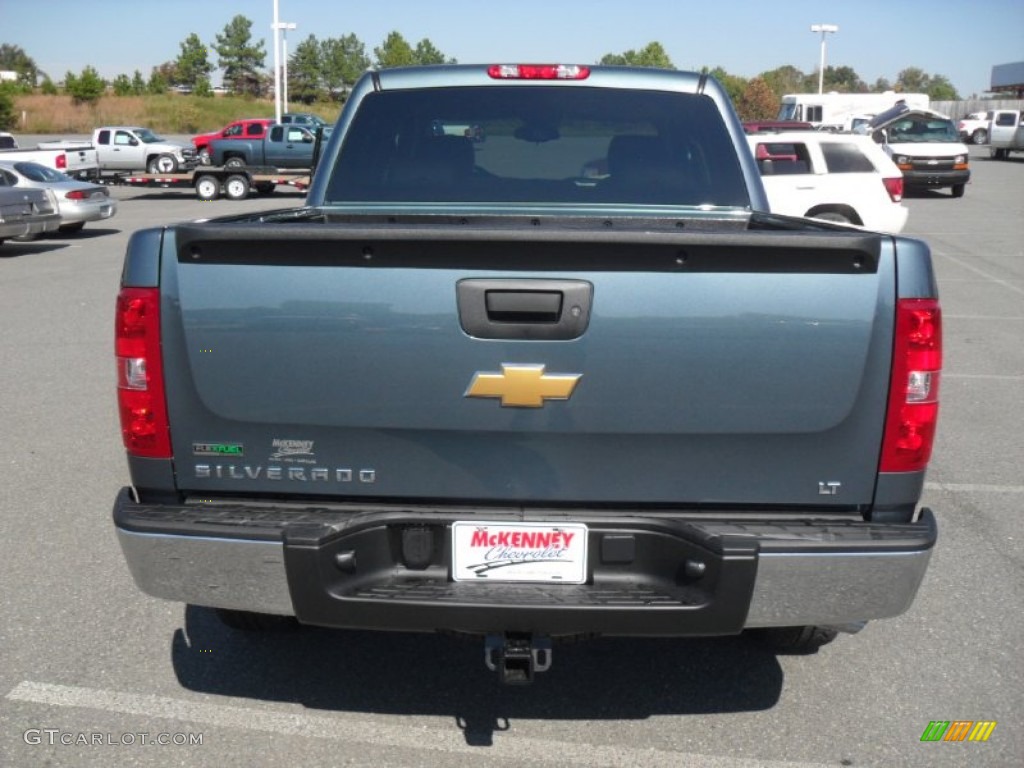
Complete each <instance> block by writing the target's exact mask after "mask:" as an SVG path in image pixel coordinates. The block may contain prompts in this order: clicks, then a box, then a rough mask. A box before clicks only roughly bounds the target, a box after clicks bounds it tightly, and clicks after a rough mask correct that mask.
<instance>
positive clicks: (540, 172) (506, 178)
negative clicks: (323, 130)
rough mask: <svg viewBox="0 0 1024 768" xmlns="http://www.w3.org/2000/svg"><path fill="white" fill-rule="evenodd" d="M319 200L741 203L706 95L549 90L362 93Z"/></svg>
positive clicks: (739, 183)
mask: <svg viewBox="0 0 1024 768" xmlns="http://www.w3.org/2000/svg"><path fill="white" fill-rule="evenodd" d="M326 199H327V202H499V203H501V202H519V203H538V204H545V203H576V204H578V203H584V204H585V203H591V202H593V203H647V204H653V205H714V206H740V207H746V206H748V205H749V197H748V195H747V190H746V185H745V183H744V180H743V176H742V173H741V170H740V166H739V161H738V158H737V152H736V150H735V148H734V146H733V144H732V141H731V138H730V135H729V133H728V131H727V129H726V126H725V124H724V122H723V120H722V117H721V115H720V114H719V111H718V108H717V107H716V105H715V103H714V102H713V101H712V100H711V99H710V98H708V97H706V96H694V95H688V94H678V93H669V92H652V91H645V92H636V91H630V90H626V89H596V88H587V87H555V86H551V87H549V86H531V87H516V86H490V87H479V88H458V89H416V90H404V91H384V92H381V93H374V94H371V95H369V96H367V97H366V99H364V101H363V102H362V104H361V105H360V107H359V110H358V111H357V113H356V116H355V119H354V121H353V123H352V125H351V126H350V128H349V132H348V134H347V136H346V138H345V143H344V145H343V146H342V148H341V156H340V159H339V161H338V163H337V164H336V166H335V168H334V171H333V173H332V176H331V179H330V182H329V184H328V189H327V194H326Z"/></svg>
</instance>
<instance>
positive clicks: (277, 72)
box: [270, 0, 824, 123]
mask: <svg viewBox="0 0 1024 768" xmlns="http://www.w3.org/2000/svg"><path fill="white" fill-rule="evenodd" d="M270 28H271V29H272V30H274V122H275V123H280V122H281V21H280V14H279V13H278V7H277V0H274V23H273V24H271V25H270ZM822 45H824V43H822Z"/></svg>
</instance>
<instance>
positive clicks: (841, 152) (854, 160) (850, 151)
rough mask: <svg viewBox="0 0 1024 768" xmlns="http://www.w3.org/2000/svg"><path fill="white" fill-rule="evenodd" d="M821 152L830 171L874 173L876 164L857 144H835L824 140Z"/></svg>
mask: <svg viewBox="0 0 1024 768" xmlns="http://www.w3.org/2000/svg"><path fill="white" fill-rule="evenodd" d="M821 153H822V154H823V155H824V156H825V167H826V168H827V169H828V172H829V173H874V170H875V166H874V164H873V163H872V162H871V160H869V159H868V158H867V157H865V156H864V153H863V152H861V150H860V147H858V146H857V145H856V144H833V143H831V142H827V141H823V142H822V143H821Z"/></svg>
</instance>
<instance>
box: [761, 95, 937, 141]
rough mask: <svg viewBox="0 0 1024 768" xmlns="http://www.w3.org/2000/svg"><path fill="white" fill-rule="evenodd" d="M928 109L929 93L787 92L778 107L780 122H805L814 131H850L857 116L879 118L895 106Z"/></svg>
mask: <svg viewBox="0 0 1024 768" xmlns="http://www.w3.org/2000/svg"><path fill="white" fill-rule="evenodd" d="M899 103H903V104H906V105H907V106H908V107H911V108H912V109H928V105H929V103H930V102H929V100H928V94H927V93H896V92H895V91H885V92H884V93H835V92H834V91H833V92H832V93H787V94H786V95H785V96H783V97H782V104H781V105H780V107H779V118H778V119H779V120H802V121H804V122H807V123H811V124H812V125H813V126H814V127H815V128H822V129H825V130H829V131H844V130H845V131H849V130H851V129H852V127H853V125H852V121H853V118H854V117H857V116H863V115H877V114H878V113H879V112H884V111H885V110H887V109H890V108H891V107H893V106H895V105H896V104H899Z"/></svg>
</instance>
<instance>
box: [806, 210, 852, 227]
mask: <svg viewBox="0 0 1024 768" xmlns="http://www.w3.org/2000/svg"><path fill="white" fill-rule="evenodd" d="M814 218H815V219H818V220H819V221H831V222H834V223H835V224H853V221H852V220H851V219H850V218H848V217H847V216H844V215H843V214H841V213H838V212H837V211H824V212H822V213H816V214H814Z"/></svg>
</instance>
